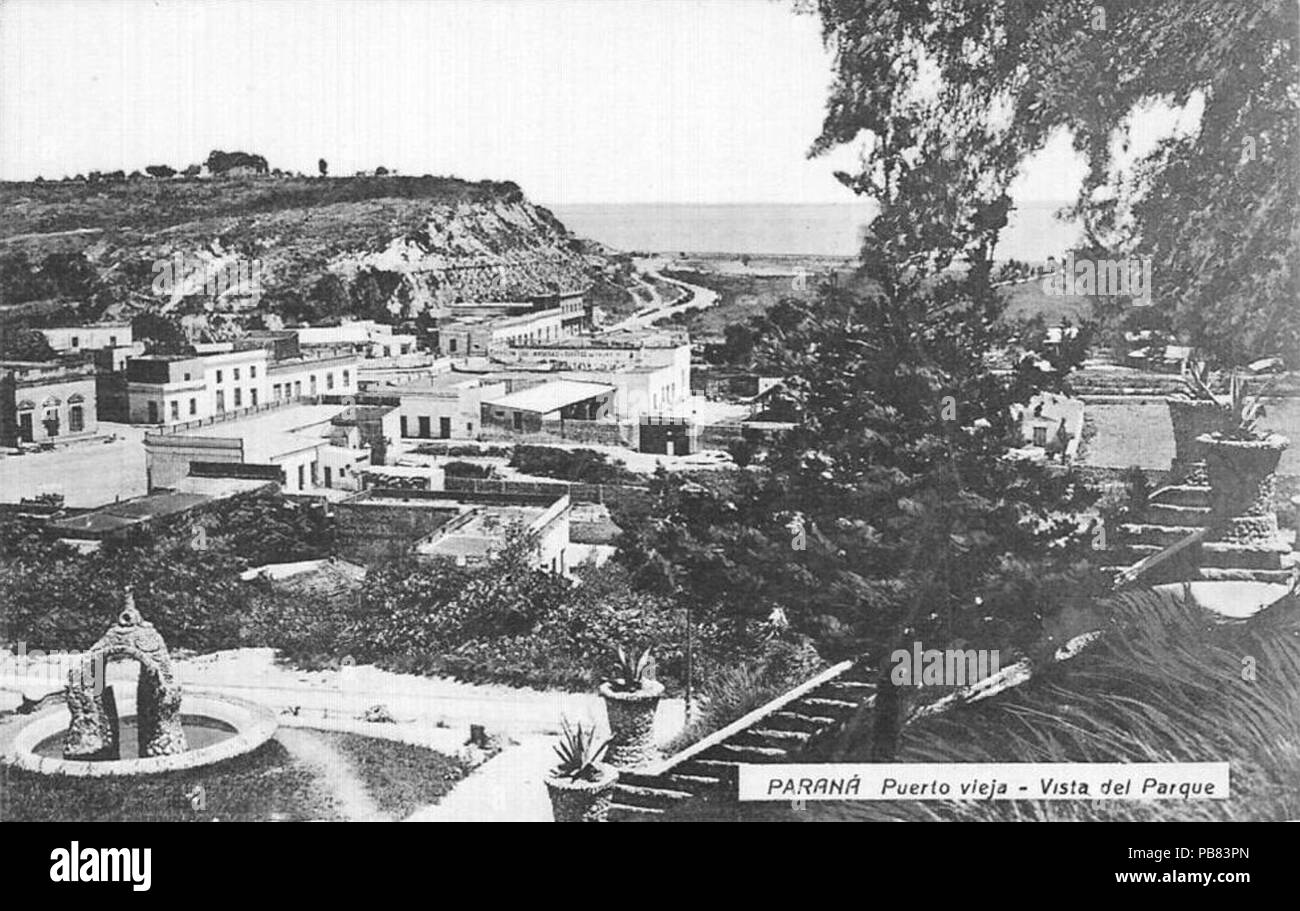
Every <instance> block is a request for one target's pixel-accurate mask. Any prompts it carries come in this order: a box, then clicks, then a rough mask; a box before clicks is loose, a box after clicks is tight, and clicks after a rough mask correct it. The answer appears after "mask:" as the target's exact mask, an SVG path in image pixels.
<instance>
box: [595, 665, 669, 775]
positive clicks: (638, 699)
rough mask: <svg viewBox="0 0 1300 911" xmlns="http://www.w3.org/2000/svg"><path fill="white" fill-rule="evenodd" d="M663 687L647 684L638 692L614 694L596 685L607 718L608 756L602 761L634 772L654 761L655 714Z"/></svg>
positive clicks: (605, 686) (609, 689)
mask: <svg viewBox="0 0 1300 911" xmlns="http://www.w3.org/2000/svg"><path fill="white" fill-rule="evenodd" d="M663 694H664V685H663V684H662V683H660V682H659V681H657V680H647V681H645V682H643V683H642V684H641V688H640V689H639V690H632V691H624V690H616V689H614V688H613V687H612V686H610V685H609V684H608V683H602V684H601V685H600V695H601V696H603V697H604V698H605V714H606V715H607V716H608V717H609V754H608V755H607V756H606V759H607V760H608V761H609V763H610V764H611V765H615V766H618V767H619V768H634V767H636V766H639V765H644V764H645V763H647V762H650V761H652V760H654V759H656V758H658V751H657V750H656V749H655V742H654V728H655V712H656V711H657V710H658V709H659V699H660V697H661V696H663Z"/></svg>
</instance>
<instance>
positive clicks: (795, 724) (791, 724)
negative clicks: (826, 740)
mask: <svg viewBox="0 0 1300 911" xmlns="http://www.w3.org/2000/svg"><path fill="white" fill-rule="evenodd" d="M833 724H835V719H834V718H831V717H829V716H826V715H805V714H804V713H802V712H784V711H783V712H773V713H772V714H771V715H768V716H767V717H766V718H764V719H763V726H764V727H766V728H769V729H774V730H782V731H803V732H804V733H806V734H819V733H821V732H822V731H824V730H826V729H827V728H828V727H831V726H832V725H833Z"/></svg>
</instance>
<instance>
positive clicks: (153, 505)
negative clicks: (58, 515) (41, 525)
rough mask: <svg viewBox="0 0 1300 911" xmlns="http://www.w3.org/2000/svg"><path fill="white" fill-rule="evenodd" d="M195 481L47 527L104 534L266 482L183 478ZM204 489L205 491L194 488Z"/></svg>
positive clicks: (81, 534)
mask: <svg viewBox="0 0 1300 911" xmlns="http://www.w3.org/2000/svg"><path fill="white" fill-rule="evenodd" d="M185 480H186V481H193V482H196V483H194V484H191V485H186V487H187V489H188V490H189V491H194V492H185V491H179V490H176V491H164V492H161V493H153V494H148V495H147V496H143V497H135V498H134V499H130V500H123V501H122V502H120V503H110V504H109V505H107V506H102V507H100V508H99V509H94V510H91V511H89V512H84V513H81V514H80V515H76V516H69V517H68V518H65V519H56V520H54V521H51V522H50V523H49V528H50V529H51V530H53V531H54V532H55V533H57V534H63V535H67V536H68V537H73V538H83V537H91V538H98V537H105V536H107V535H111V534H113V533H115V532H121V531H125V530H127V529H129V528H132V527H134V526H138V525H143V524H144V523H146V522H148V521H150V520H151V519H162V518H166V517H168V516H177V515H182V514H184V513H187V512H190V511H191V510H193V509H197V508H198V507H200V506H203V505H205V504H207V503H212V502H215V501H216V500H219V499H223V498H225V497H228V496H234V495H236V494H239V493H247V492H250V491H254V490H259V489H261V488H265V487H267V483H266V482H265V481H248V480H237V479H233V478H220V479H212V481H213V482H214V483H206V482H208V479H198V478H186V479H185ZM199 490H207V491H209V492H208V493H199V492H196V491H199Z"/></svg>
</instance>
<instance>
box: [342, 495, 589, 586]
mask: <svg viewBox="0 0 1300 911" xmlns="http://www.w3.org/2000/svg"><path fill="white" fill-rule="evenodd" d="M570 508H571V507H570V502H569V497H568V494H563V495H560V496H558V497H557V496H554V495H551V494H540V495H534V494H483V493H468V492H465V493H462V492H454V491H438V490H435V491H420V490H391V489H387V488H375V489H372V490H367V491H363V492H362V493H358V494H356V495H354V496H352V497H348V498H347V499H345V500H343V501H342V502H340V503H337V504H335V506H334V514H335V518H336V521H337V524H338V540H339V548H340V552H341V553H342V554H343V555H344V556H345V557H347V558H348V559H353V560H358V561H359V562H362V563H368V562H374V561H376V560H382V559H385V558H389V557H394V556H399V555H402V554H415V555H416V556H418V557H423V558H427V559H450V560H454V561H455V562H457V563H458V564H460V565H476V564H481V563H484V562H487V561H490V560H491V559H493V557H494V555H495V554H496V553H498V552H499V551H500V550H501V549H502V548H504V547H505V546H506V544H507V543H508V541H509V539H510V535H511V534H513V533H516V532H518V533H522V534H525V535H527V536H528V537H529V538H530V539H531V541H532V543H533V546H534V551H533V557H532V560H531V563H532V565H533V566H535V567H537V568H539V569H548V570H550V571H551V572H556V573H564V572H568V570H569V567H570V560H569V553H568V551H569V514H570Z"/></svg>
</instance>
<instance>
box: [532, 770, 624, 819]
mask: <svg viewBox="0 0 1300 911" xmlns="http://www.w3.org/2000/svg"><path fill="white" fill-rule="evenodd" d="M593 768H594V769H595V770H596V773H597V774H596V777H595V778H592V779H590V780H586V779H582V778H579V779H573V778H566V777H563V776H560V775H554V774H552V775H548V776H547V777H546V792H547V794H549V795H550V798H551V813H552V815H553V816H554V818H555V821H556V822H604V821H605V818H606V816H607V815H608V814H609V807H610V804H611V803H612V802H613V797H614V786H615V785H616V784H618V770H617V769H615V768H613V767H612V766H608V765H605V764H603V763H601V764H597V765H595V766H593Z"/></svg>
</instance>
